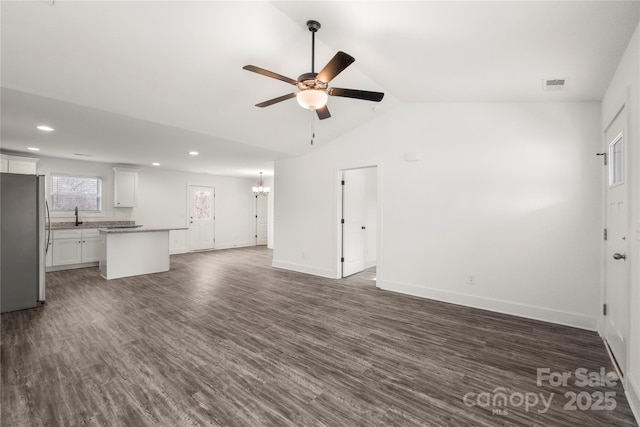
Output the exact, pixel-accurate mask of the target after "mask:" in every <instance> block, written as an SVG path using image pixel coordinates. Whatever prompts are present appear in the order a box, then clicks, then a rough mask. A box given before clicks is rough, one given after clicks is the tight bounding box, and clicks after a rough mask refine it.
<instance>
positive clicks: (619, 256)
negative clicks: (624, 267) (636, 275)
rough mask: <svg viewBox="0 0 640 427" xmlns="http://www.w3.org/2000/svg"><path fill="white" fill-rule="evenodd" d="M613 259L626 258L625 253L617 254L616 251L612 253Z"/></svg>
mask: <svg viewBox="0 0 640 427" xmlns="http://www.w3.org/2000/svg"><path fill="white" fill-rule="evenodd" d="M613 259H627V254H619V253H617V252H616V253H615V254H613Z"/></svg>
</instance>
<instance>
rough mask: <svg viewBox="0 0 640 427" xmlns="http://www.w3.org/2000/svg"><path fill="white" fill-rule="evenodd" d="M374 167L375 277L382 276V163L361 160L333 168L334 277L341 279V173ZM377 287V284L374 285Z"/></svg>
mask: <svg viewBox="0 0 640 427" xmlns="http://www.w3.org/2000/svg"><path fill="white" fill-rule="evenodd" d="M373 167H375V168H376V181H377V193H376V196H377V200H376V204H377V208H376V215H377V218H376V222H377V224H376V225H377V227H376V278H380V277H383V265H384V263H383V262H382V257H383V254H382V244H383V239H382V230H383V224H384V218H383V212H382V206H383V203H382V202H383V190H382V182H383V180H382V176H383V165H382V161H380V160H378V161H374V160H370V161H362V162H349V163H347V164H343V165H338V166H337V167H336V168H335V169H334V177H335V185H334V189H335V192H334V201H335V203H334V208H335V210H334V212H335V215H334V218H335V230H336V247H335V248H336V252H335V254H336V264H335V266H336V267H335V271H336V274H335V278H336V279H342V278H343V277H342V261H341V260H340V259H341V258H342V223H341V221H340V220H341V219H342V173H343V172H344V171H346V170H350V169H363V168H373ZM376 287H377V285H376Z"/></svg>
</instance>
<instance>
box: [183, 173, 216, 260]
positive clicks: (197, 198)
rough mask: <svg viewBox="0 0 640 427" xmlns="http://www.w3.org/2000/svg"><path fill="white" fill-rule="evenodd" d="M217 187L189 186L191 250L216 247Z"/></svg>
mask: <svg viewBox="0 0 640 427" xmlns="http://www.w3.org/2000/svg"><path fill="white" fill-rule="evenodd" d="M214 208H215V188H214V187H202V186H197V185H190V186H189V250H190V251H201V250H206V249H214V247H215V232H214V230H215V227H214V222H215V215H214Z"/></svg>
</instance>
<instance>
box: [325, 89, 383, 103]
mask: <svg viewBox="0 0 640 427" xmlns="http://www.w3.org/2000/svg"><path fill="white" fill-rule="evenodd" d="M327 93H328V94H329V95H331V96H342V97H345V98H355V99H363V100H365V101H375V102H380V101H382V98H384V93H382V92H370V91H368V90H356V89H340V88H338V87H332V88H330V89H329V90H328V91H327Z"/></svg>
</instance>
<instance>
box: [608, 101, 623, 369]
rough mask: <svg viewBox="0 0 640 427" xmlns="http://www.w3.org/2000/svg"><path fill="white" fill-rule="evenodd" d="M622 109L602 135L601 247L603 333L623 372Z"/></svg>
mask: <svg viewBox="0 0 640 427" xmlns="http://www.w3.org/2000/svg"><path fill="white" fill-rule="evenodd" d="M625 121H626V115H625V111H624V110H622V112H621V113H620V114H618V116H617V117H616V119H615V120H614V121H613V122H612V123H611V125H610V126H609V128H608V129H607V130H606V132H605V137H606V142H607V144H608V174H607V175H608V183H607V184H608V185H607V193H606V205H607V208H606V226H607V241H606V244H605V248H606V254H605V257H606V258H605V260H606V261H605V269H606V276H605V304H606V305H605V310H606V315H605V317H604V321H605V327H604V334H605V339H606V341H607V344H608V345H609V348H610V349H611V352H612V353H613V355H614V357H615V358H616V361H617V362H618V366H619V367H620V369H621V370H623V371H624V369H625V366H626V365H625V364H626V353H627V341H628V331H629V325H628V321H629V306H628V302H629V265H628V260H627V259H626V255H627V253H628V235H627V234H628V205H627V191H628V189H627V183H626V176H627V173H626V153H627V148H626V147H625V145H626V141H625V135H624V123H625Z"/></svg>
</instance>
